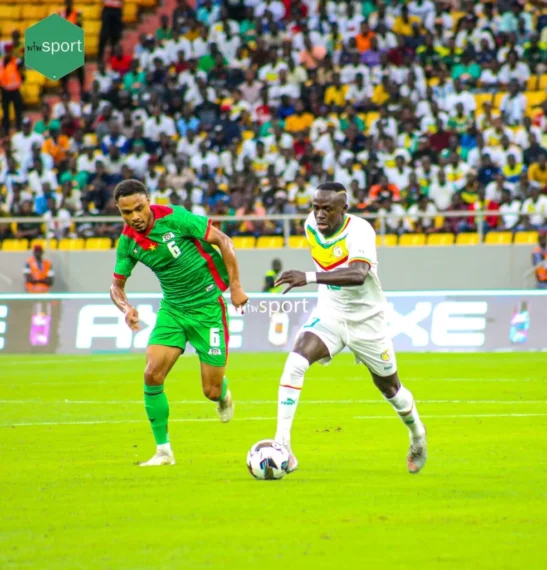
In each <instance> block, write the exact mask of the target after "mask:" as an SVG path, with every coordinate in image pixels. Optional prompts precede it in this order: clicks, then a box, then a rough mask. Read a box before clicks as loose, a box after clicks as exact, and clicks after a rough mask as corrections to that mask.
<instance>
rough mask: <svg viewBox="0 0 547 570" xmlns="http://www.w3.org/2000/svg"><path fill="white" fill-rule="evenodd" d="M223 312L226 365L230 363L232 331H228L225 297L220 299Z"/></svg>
mask: <svg viewBox="0 0 547 570" xmlns="http://www.w3.org/2000/svg"><path fill="white" fill-rule="evenodd" d="M218 302H219V303H220V308H221V310H222V325H223V327H224V346H225V347H226V363H227V362H228V343H229V342H230V331H229V330H228V319H227V318H226V302H225V301H224V297H222V296H220V297H219V298H218Z"/></svg>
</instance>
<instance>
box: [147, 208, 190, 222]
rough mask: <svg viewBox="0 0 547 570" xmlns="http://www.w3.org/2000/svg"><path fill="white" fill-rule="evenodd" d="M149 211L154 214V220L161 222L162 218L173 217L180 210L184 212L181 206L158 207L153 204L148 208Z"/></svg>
mask: <svg viewBox="0 0 547 570" xmlns="http://www.w3.org/2000/svg"><path fill="white" fill-rule="evenodd" d="M150 209H151V210H152V212H153V213H154V218H155V219H156V220H161V219H162V218H167V217H168V216H173V215H177V214H179V212H180V210H184V211H186V209H185V208H183V207H182V206H160V205H159V204H154V205H153V206H150Z"/></svg>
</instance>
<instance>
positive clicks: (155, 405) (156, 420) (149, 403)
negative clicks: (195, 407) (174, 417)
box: [144, 384, 171, 449]
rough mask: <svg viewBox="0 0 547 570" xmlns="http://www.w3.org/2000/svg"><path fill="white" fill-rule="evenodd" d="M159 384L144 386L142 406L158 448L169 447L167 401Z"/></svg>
mask: <svg viewBox="0 0 547 570" xmlns="http://www.w3.org/2000/svg"><path fill="white" fill-rule="evenodd" d="M163 388H164V386H163V384H162V385H160V386H147V385H146V384H145V386H144V407H145V409H146V415H147V416H148V419H149V420H150V427H151V428H152V433H153V434H154V439H155V440H156V444H157V446H158V447H159V448H162V447H163V448H165V449H170V448H171V446H170V443H169V433H168V431H167V420H168V418H169V402H168V401H167V396H166V395H165V392H164V391H163Z"/></svg>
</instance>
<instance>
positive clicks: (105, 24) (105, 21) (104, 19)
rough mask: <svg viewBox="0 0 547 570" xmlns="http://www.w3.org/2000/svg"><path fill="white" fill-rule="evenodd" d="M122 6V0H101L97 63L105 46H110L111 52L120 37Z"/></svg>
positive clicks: (102, 54) (101, 57)
mask: <svg viewBox="0 0 547 570" xmlns="http://www.w3.org/2000/svg"><path fill="white" fill-rule="evenodd" d="M122 4H123V0H103V11H102V14H101V32H100V35H99V53H98V58H99V61H100V60H102V59H103V56H104V50H105V48H106V46H107V44H110V45H111V47H112V50H113V49H114V46H116V45H117V44H118V42H119V41H120V39H121V37H122V31H123V21H122Z"/></svg>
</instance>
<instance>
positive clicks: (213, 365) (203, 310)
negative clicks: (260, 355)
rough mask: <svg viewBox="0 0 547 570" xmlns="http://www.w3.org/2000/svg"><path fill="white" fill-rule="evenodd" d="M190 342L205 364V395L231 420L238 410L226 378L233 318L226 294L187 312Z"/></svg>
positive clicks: (202, 380)
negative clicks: (230, 316)
mask: <svg viewBox="0 0 547 570" xmlns="http://www.w3.org/2000/svg"><path fill="white" fill-rule="evenodd" d="M185 319H186V329H187V331H188V342H190V344H191V345H192V346H193V347H194V348H195V349H196V352H197V354H198V356H199V360H200V364H201V384H202V388H203V393H204V394H205V397H206V398H208V399H209V400H211V401H212V402H217V412H218V415H219V418H220V421H221V422H223V423H226V422H229V421H230V420H231V419H232V416H233V414H234V402H233V399H232V393H231V391H230V389H229V388H228V379H227V378H226V375H225V371H226V363H227V361H228V344H229V338H230V333H229V318H228V311H227V308H226V303H225V301H224V298H223V297H219V298H218V299H216V300H215V301H212V302H210V303H207V304H205V305H203V306H201V307H199V309H197V310H196V311H195V312H193V313H191V314H189V313H187V314H186V316H185Z"/></svg>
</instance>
